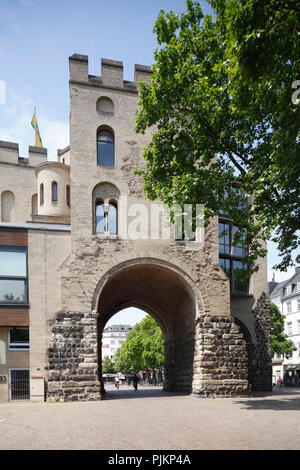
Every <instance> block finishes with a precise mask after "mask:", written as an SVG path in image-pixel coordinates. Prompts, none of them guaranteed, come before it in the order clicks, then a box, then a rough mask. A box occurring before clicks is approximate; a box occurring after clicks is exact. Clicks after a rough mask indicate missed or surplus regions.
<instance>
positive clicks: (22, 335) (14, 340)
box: [8, 328, 29, 349]
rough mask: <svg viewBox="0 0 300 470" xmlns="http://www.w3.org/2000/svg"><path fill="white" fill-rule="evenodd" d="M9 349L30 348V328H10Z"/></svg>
mask: <svg viewBox="0 0 300 470" xmlns="http://www.w3.org/2000/svg"><path fill="white" fill-rule="evenodd" d="M8 347H9V349H28V348H29V328H10V330H9V339H8Z"/></svg>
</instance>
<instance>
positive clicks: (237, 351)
mask: <svg viewBox="0 0 300 470" xmlns="http://www.w3.org/2000/svg"><path fill="white" fill-rule="evenodd" d="M128 306H136V307H140V308H142V309H143V310H145V311H146V312H148V313H149V314H151V315H153V316H154V318H155V319H156V320H157V322H158V323H159V325H160V326H161V328H162V331H163V334H164V338H165V382H164V384H163V387H164V390H167V391H180V392H188V393H193V394H196V395H199V396H215V395H216V396H241V395H245V394H246V395H248V394H249V393H250V388H249V382H248V357H247V350H246V342H245V341H244V339H243V335H242V334H241V333H240V331H239V327H238V326H236V325H235V323H234V321H233V318H232V317H230V316H228V317H226V316H219V317H212V316H211V315H207V314H206V313H205V303H203V299H202V295H201V288H199V285H197V284H196V283H195V282H194V281H193V279H192V278H191V277H190V276H189V275H188V273H187V272H185V271H184V270H182V269H181V268H179V267H178V266H176V265H175V264H173V263H170V262H168V261H165V260H160V259H157V258H138V259H136V258H135V259H130V260H127V261H124V262H122V263H118V264H117V265H115V266H113V267H112V268H110V269H109V270H108V271H106V272H105V274H103V276H102V277H101V279H100V281H99V282H98V283H97V285H96V288H95V290H94V295H93V299H92V311H91V313H86V314H83V313H79V312H74V313H70V312H68V313H66V312H64V313H63V312H61V313H58V314H57V316H56V320H55V322H54V324H53V325H52V332H53V341H52V347H51V348H50V351H49V361H50V374H49V381H48V399H62V400H95V399H100V398H101V385H100V384H101V338H102V331H103V328H104V326H105V324H106V322H107V321H108V320H109V318H110V317H111V316H113V315H114V314H115V313H116V312H117V311H119V310H120V309H122V308H125V307H128ZM57 366H58V367H57Z"/></svg>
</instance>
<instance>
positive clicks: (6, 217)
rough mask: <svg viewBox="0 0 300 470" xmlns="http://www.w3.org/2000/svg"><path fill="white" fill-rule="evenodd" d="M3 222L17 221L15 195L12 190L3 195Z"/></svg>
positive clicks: (4, 192)
mask: <svg viewBox="0 0 300 470" xmlns="http://www.w3.org/2000/svg"><path fill="white" fill-rule="evenodd" d="M1 222H15V195H14V193H12V192H11V191H3V193H2V195H1Z"/></svg>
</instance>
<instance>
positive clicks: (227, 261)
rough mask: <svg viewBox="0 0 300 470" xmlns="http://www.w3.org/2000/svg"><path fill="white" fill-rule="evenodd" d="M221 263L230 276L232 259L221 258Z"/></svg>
mask: <svg viewBox="0 0 300 470" xmlns="http://www.w3.org/2000/svg"><path fill="white" fill-rule="evenodd" d="M219 265H220V266H221V268H222V269H223V271H224V273H225V274H227V276H228V277H229V278H230V259H227V258H219Z"/></svg>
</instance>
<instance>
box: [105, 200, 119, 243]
mask: <svg viewBox="0 0 300 470" xmlns="http://www.w3.org/2000/svg"><path fill="white" fill-rule="evenodd" d="M107 219H108V220H107V225H108V231H109V233H110V234H111V235H117V233H118V209H117V204H116V203H115V202H110V203H109V206H108V216H107Z"/></svg>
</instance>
